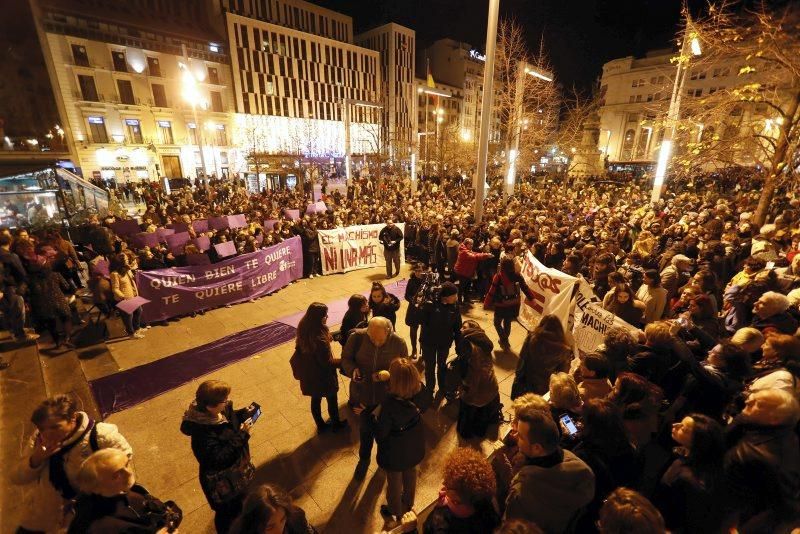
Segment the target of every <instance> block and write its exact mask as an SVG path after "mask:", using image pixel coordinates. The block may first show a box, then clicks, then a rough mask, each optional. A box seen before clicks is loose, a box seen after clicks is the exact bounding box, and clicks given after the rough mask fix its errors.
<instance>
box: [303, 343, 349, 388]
mask: <svg viewBox="0 0 800 534" xmlns="http://www.w3.org/2000/svg"><path fill="white" fill-rule="evenodd" d="M294 350H295V354H296V357H297V359H298V360H297V364H298V366H299V367H300V368H301V369H300V376H297V377H295V378H297V379H298V380H299V381H300V391H301V392H302V393H303V395H305V396H306V397H328V396H330V395H334V394H335V393H336V392H337V391H339V379H338V377H337V376H336V369H337V367H338V366H336V365H334V363H333V352H331V344H330V342H325V341H323V340H318V341H317V343H316V344H315V349H314V350H313V351H312V352H311V353H305V352H303V351H301V350H300V347H299V346H297V345H295V349H294Z"/></svg>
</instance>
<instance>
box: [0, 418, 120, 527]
mask: <svg viewBox="0 0 800 534" xmlns="http://www.w3.org/2000/svg"><path fill="white" fill-rule="evenodd" d="M89 421H90V419H89V416H88V415H87V414H86V413H84V412H78V428H77V430H76V431H75V433H74V434H73V435H72V436H71V437H70V438H69V439H67V440H65V442H64V443H63V446H64V447H67V446H70V445H72V448H70V449H69V451H67V452H66V453H64V472H65V473H66V475H67V480H69V482H70V485H71V486H72V487H73V488H76V487H77V484H76V479H77V476H78V471H79V470H80V468H81V464H82V463H83V461H84V460H86V458H88V457H89V456H91V455H92V453H93V452H94V449H93V448H92V445H91V443H90V431H89ZM95 425H96V427H97V448H98V449H119V450H121V451H122V452H124V453H125V454H127V455H128V456H132V455H133V450H132V449H131V446H130V445H129V444H128V441H127V440H126V439H125V438H124V437H123V436H122V434H120V433H119V431H118V430H117V426H116V425H111V424H108V423H95ZM38 437H39V434H38V432H36V433H34V435H33V436H32V437H31V439H30V441H29V443H28V450H27V451H26V452H25V454H23V455H22V461H21V462H20V463H19V464H18V465H17V466H16V468H15V469H14V470H12V473H11V481H12V482H13V483H14V484H20V485H22V484H30V483H33V484H34V485H35V487H34V490H33V491H32V492H29V493H28V495H27V497H28V498H29V500H28V501H27V502H26V503H25V504H24V505H23V507H22V508H23V510H25V511H24V512H23V517H22V519H21V521H20V526H22V527H24V528H26V529H28V530H33V531H42V532H52V531H57V530H59V528H62V527H64V526H65V525H63V524H62V522H63V519H64V513H63V512H64V510H63V507H64V505H65V504H66V500H65V499H63V498H62V497H61V494H60V493H58V491H57V490H56V488H55V487H54V486H53V484H52V483H51V482H50V469H49V467H50V466H49V462H50V461H49V460H46V461H44V462H43V463H42V465H40V466H39V467H38V468H35V469H34V468H32V467H31V464H30V457H31V454H32V453H33V448H34V446H35V444H36V439H37V438H38Z"/></svg>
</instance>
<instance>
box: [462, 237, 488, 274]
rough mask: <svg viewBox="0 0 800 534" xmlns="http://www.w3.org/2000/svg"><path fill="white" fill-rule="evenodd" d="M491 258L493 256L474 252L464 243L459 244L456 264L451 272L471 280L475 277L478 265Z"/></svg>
mask: <svg viewBox="0 0 800 534" xmlns="http://www.w3.org/2000/svg"><path fill="white" fill-rule="evenodd" d="M492 257H493V256H492V255H491V254H489V253H488V252H474V251H472V250H470V248H469V247H468V246H466V245H465V244H464V243H461V245H459V247H458V256H457V257H456V264H455V267H453V271H455V273H456V274H457V275H458V276H463V277H464V278H472V277H473V276H475V271H476V270H477V269H478V264H479V263H480V262H481V261H483V260H489V259H491V258H492Z"/></svg>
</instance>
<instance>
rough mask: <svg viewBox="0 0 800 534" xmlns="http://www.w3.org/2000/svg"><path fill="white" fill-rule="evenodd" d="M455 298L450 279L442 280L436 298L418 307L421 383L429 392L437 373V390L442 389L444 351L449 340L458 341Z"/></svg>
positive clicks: (456, 300) (444, 369) (451, 343)
mask: <svg viewBox="0 0 800 534" xmlns="http://www.w3.org/2000/svg"><path fill="white" fill-rule="evenodd" d="M457 302H458V288H457V287H456V285H455V284H454V283H452V282H445V283H444V284H442V287H441V289H440V291H439V298H438V300H435V301H433V302H426V303H425V304H424V306H423V307H422V314H421V321H420V324H421V326H422V331H421V334H420V337H419V341H420V345H421V346H422V359H423V361H424V362H425V385H426V387H427V389H428V392H429V393H430V394H431V395H433V390H434V386H435V385H436V377H437V375H438V378H439V391H442V392H444V387H445V384H446V382H445V376H446V375H447V355H448V354H449V353H450V347H451V346H452V345H453V342H454V341H458V340H459V339H460V336H461V311H460V310H459V308H458V305H457Z"/></svg>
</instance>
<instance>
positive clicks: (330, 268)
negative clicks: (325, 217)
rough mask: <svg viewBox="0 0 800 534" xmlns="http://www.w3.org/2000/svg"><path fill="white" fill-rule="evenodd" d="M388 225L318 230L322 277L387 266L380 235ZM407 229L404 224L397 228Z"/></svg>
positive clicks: (402, 249) (402, 257) (403, 252)
mask: <svg viewBox="0 0 800 534" xmlns="http://www.w3.org/2000/svg"><path fill="white" fill-rule="evenodd" d="M384 226H386V225H385V224H365V225H361V226H348V227H346V228H335V229H333V230H318V234H319V249H320V257H321V259H322V274H331V273H346V272H349V271H354V270H356V269H367V268H369V267H382V266H384V265H386V260H385V259H384V257H383V245H381V242H380V241H378V234H380V231H381V230H382V229H383V228H384ZM396 226H397V227H398V228H400V231H401V232H403V231H404V230H405V224H404V223H398V224H397V225H396ZM404 248H405V247H403V246H402V244H401V246H400V262H401V263H402V262H404V261H405V250H404Z"/></svg>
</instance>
